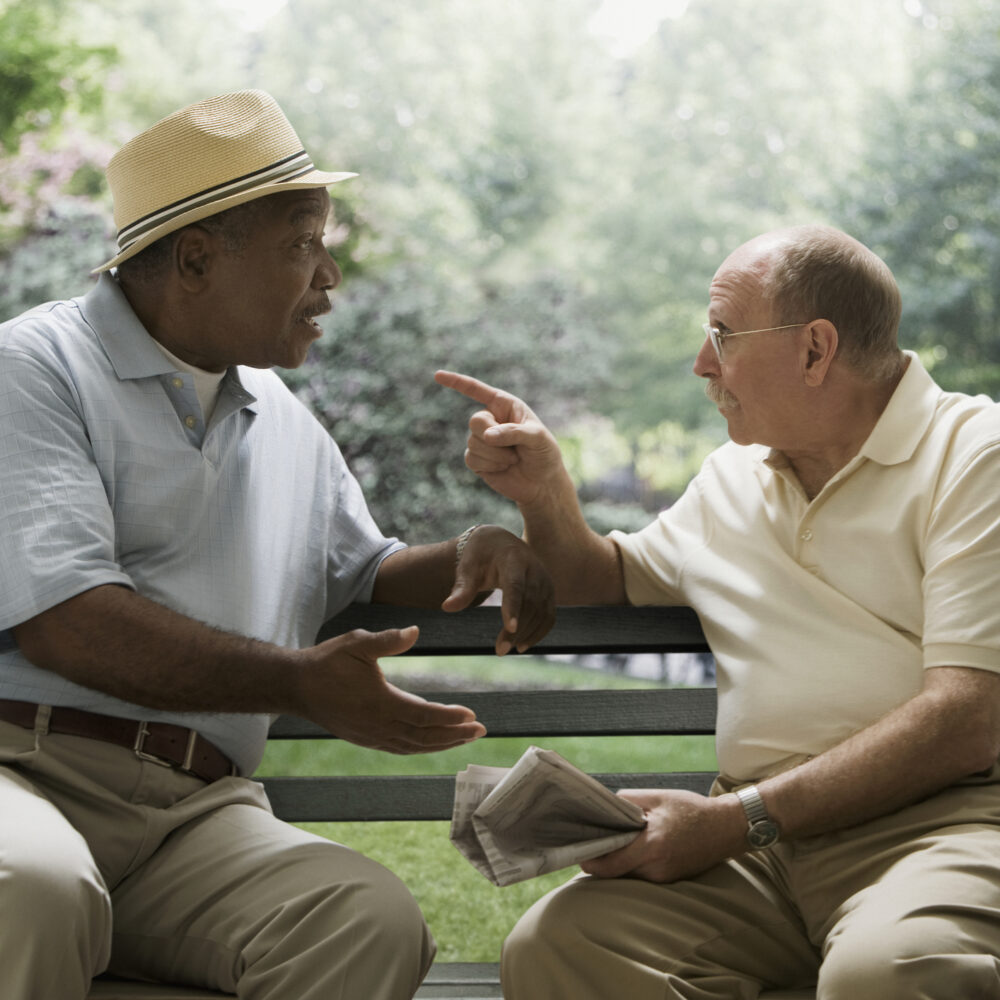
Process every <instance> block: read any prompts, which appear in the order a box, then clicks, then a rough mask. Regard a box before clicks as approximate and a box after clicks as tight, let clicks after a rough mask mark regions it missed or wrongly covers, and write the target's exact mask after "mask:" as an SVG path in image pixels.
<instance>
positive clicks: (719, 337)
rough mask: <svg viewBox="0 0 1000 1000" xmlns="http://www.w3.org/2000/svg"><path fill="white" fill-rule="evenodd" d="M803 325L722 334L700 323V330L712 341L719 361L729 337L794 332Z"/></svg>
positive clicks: (767, 327)
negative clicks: (776, 331) (783, 331)
mask: <svg viewBox="0 0 1000 1000" xmlns="http://www.w3.org/2000/svg"><path fill="white" fill-rule="evenodd" d="M805 325H806V324H805V323H788V324H786V325H785V326H765V327H762V328H761V329H760V330H740V331H739V332H737V333H733V332H729V333H723V332H722V331H721V330H720V329H719V328H718V327H715V326H709V325H708V323H702V325H701V328H702V329H703V330H704V331H705V333H706V334H708V339H709V340H710V341H712V346H713V347H714V348H715V354H716V357H717V358H718V359H719V360H720V361H721V360H722V345H723V344H724V343H725V341H726V339H727V338H729V337H745V336H747V334H750V333H773V332H774V331H775V330H795V329H797V328H798V327H800V326H805Z"/></svg>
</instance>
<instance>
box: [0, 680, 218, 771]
mask: <svg viewBox="0 0 1000 1000" xmlns="http://www.w3.org/2000/svg"><path fill="white" fill-rule="evenodd" d="M37 712H38V705H34V704H32V703H31V702H27V701H8V700H7V699H5V698H0V719H2V720H3V721H4V722H12V723H13V724H14V725H15V726H21V727H22V728H23V729H34V728H35V715H36V713H37ZM48 730H49V732H50V733H60V734H62V735H63V736H85V737H87V738H88V739H92V740H102V741H103V742H105V743H114V744H116V745H117V746H122V747H128V749H129V750H131V751H132V752H133V753H134V754H135V755H136V757H138V758H140V759H141V760H148V761H152V762H153V763H154V764H162V765H163V766H164V767H176V768H177V769H178V770H180V771H187V772H188V773H189V774H193V775H195V776H197V777H199V778H201V779H203V780H204V781H217V780H218V779H219V778H224V777H226V776H227V775H232V774H236V768H235V766H234V765H233V763H232V761H231V760H230V759H229V758H228V757H227V756H226V755H225V754H224V753H223V752H222V751H221V750H219V749H217V748H216V747H215V746H214V745H213V744H211V743H209V741H208V740H206V739H205V738H204V737H202V736H200V735H199V734H198V733H196V732H195V731H194V730H193V729H185V728H184V727H183V726H174V725H171V724H170V723H169V722H136V720H135V719H118V718H115V717H114V716H112V715H98V714H97V713H96V712H81V711H80V710H79V709H77V708H63V707H61V706H59V705H55V706H53V708H52V714H51V716H50V717H49V727H48Z"/></svg>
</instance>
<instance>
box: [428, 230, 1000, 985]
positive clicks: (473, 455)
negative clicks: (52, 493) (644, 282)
mask: <svg viewBox="0 0 1000 1000" xmlns="http://www.w3.org/2000/svg"><path fill="white" fill-rule="evenodd" d="M899 319H900V299H899V292H898V288H897V286H896V282H895V280H894V278H893V276H892V274H891V272H890V271H889V269H888V268H887V267H886V265H885V264H884V263H883V262H882V261H881V260H880V259H879V258H878V257H877V256H876V255H875V254H873V253H872V252H871V251H870V250H869V249H868V248H866V247H865V246H863V245H862V244H860V243H859V242H857V241H856V240H854V239H852V238H851V237H849V236H847V235H846V234H844V233H842V232H839V231H838V230H835V229H830V228H827V227H818V226H806V227H796V228H791V229H783V230H778V231H776V232H772V233H767V234H764V235H763V236H760V237H758V238H756V239H754V240H752V241H750V242H749V243H747V244H745V245H744V246H742V247H740V248H738V249H737V250H736V251H734V252H733V253H732V254H731V255H730V256H729V257H728V258H727V259H726V261H725V262H724V263H723V264H722V266H721V267H720V268H719V270H718V272H717V273H716V275H715V277H714V279H713V281H712V284H711V289H710V299H709V312H708V323H707V324H706V327H705V329H706V335H707V336H706V339H705V342H704V343H703V345H702V347H701V349H700V351H699V352H698V355H697V358H696V360H695V364H694V371H695V373H696V374H697V375H698V376H700V377H702V378H704V379H705V380H706V393H707V395H708V396H709V398H710V399H711V400H712V401H713V402H714V403H716V405H717V406H718V408H719V411H720V413H721V415H722V416H723V417H724V418H725V420H726V422H727V425H728V430H729V436H730V438H731V441H730V442H729V443H727V444H726V445H724V446H723V447H721V448H719V449H718V450H717V451H715V452H714V453H713V454H711V455H710V456H709V457H708V458H707V459H706V461H705V463H704V465H703V467H702V469H701V471H700V472H699V474H698V475H697V476H696V477H695V479H694V480H693V481H692V483H691V484H690V485H689V487H688V489H687V490H686V492H685V493H684V495H683V496H682V497H681V498H680V499H679V500H678V501H677V502H676V503H675V504H674V505H673V506H672V507H671V508H669V509H668V510H666V511H664V512H663V513H662V514H661V515H660V516H659V517H658V518H657V519H656V520H655V521H654V522H653V523H652V524H650V525H649V526H648V527H646V528H645V529H643V530H642V531H639V532H636V533H634V534H624V533H622V532H612V533H611V534H610V535H609V536H607V537H602V536H599V535H597V534H596V533H594V532H593V531H592V530H591V529H590V528H589V527H588V525H587V524H586V521H585V520H584V517H583V515H582V512H581V510H580V506H579V504H578V502H577V498H576V493H575V488H574V486H573V483H572V482H571V480H570V477H569V475H568V474H567V472H566V469H565V466H564V465H563V462H562V459H561V456H560V453H559V448H558V445H557V444H556V442H555V439H554V437H553V436H552V435H551V433H550V432H549V431H548V430H547V429H546V428H545V426H544V425H543V424H542V422H541V421H540V420H539V419H538V417H537V416H536V415H535V414H534V412H533V411H532V410H531V409H530V408H529V407H528V406H527V405H526V404H525V403H524V402H523V401H521V400H519V399H517V398H516V397H514V396H511V395H509V394H507V393H505V392H503V391H501V390H498V389H494V388H493V387H491V386H487V385H485V384H484V383H482V382H478V381H477V380H475V379H472V378H470V377H468V376H464V375H458V374H455V373H450V372H442V373H439V375H438V381H439V382H440V383H441V384H442V385H445V386H447V387H449V388H453V389H455V390H457V391H459V392H462V393H464V394H465V395H466V396H469V397H470V398H472V399H473V400H475V401H476V402H478V403H479V404H481V405H482V406H483V407H484V409H482V410H481V411H479V412H477V413H476V414H475V415H474V416H473V417H472V419H471V421H470V428H471V433H470V437H469V444H468V450H467V452H466V462H467V464H468V465H469V467H470V468H471V469H472V470H473V471H474V472H476V473H478V474H479V475H480V476H481V477H482V478H483V479H484V480H485V481H486V482H487V483H488V484H489V485H490V486H492V487H493V488H494V489H495V490H497V491H498V492H500V493H502V494H503V495H504V496H506V497H508V498H509V499H511V500H513V501H515V502H516V503H517V504H518V506H519V509H520V511H521V514H522V517H523V520H524V537H525V539H526V540H527V541H528V543H529V545H530V546H531V547H532V548H533V549H534V551H535V552H536V553H537V554H538V555H539V556H540V557H541V559H542V561H543V562H544V563H545V564H546V566H547V567H548V569H549V571H550V572H551V573H552V575H553V577H554V578H555V582H556V591H557V599H558V601H559V603H561V604H588V603H605V604H623V603H632V604H640V605H657V604H659V605H677V604H690V605H692V606H693V607H694V608H695V609H696V610H697V611H698V614H699V616H700V618H701V621H702V624H703V626H704V629H705V633H706V635H707V637H708V640H709V642H710V644H711V646H712V649H713V652H714V653H715V656H716V661H717V669H718V678H719V681H718V684H719V715H718V736H717V748H718V757H719V765H720V776H719V779H718V780H717V782H716V784H715V787H714V788H713V792H712V794H711V795H710V796H707V797H705V796H700V795H696V794H693V793H690V792H684V791H676V790H669V791H664V790H649V791H623V792H622V793H621V794H622V795H623V796H626V797H628V798H630V799H632V800H633V801H635V802H638V803H639V804H640V805H641V806H642V807H643V808H644V809H645V811H646V816H647V826H646V829H645V831H644V832H643V833H642V834H641V835H640V836H639V837H638V838H637V839H636V840H635V841H634V842H633V843H632V844H631V845H629V846H628V847H626V848H623V849H622V850H620V851H616V852H614V853H612V854H608V855H605V856H603V857H600V858H595V859H593V860H592V861H590V862H587V863H586V864H584V865H583V866H582V867H583V872H584V873H583V874H582V875H581V876H580V877H579V878H576V879H574V880H572V881H570V882H569V883H568V884H567V885H565V886H563V887H561V888H560V889H557V890H555V891H554V892H553V893H551V894H549V895H548V896H546V897H545V898H544V899H542V900H541V901H539V902H538V903H537V904H536V905H535V906H534V907H533V908H532V909H531V910H529V912H528V913H527V914H526V915H525V916H524V917H523V918H522V919H521V921H520V922H519V924H518V925H517V927H516V928H515V929H514V931H513V933H512V934H511V936H510V938H509V939H508V941H507V943H506V945H505V948H504V961H503V979H504V990H505V993H504V995H505V997H507V998H508V1000H528V998H534V997H540V996H544V997H545V998H546V1000H571V998H572V1000H599V998H610V997H619V996H627V997H629V998H630V1000H647V998H648V1000H654V998H655V1000H663V998H666V997H670V998H674V997H676V998H689V1000H694V998H698V1000H724V998H725V1000H730V998H733V997H739V998H753V997H756V996H757V995H758V993H759V992H760V990H761V989H762V988H763V989H774V988H781V987H799V986H806V985H810V984H813V983H816V984H818V985H817V996H818V997H819V998H820V1000H885V998H896V997H898V998H903V997H906V998H911V997H921V998H925V1000H929V998H940V1000H954V998H956V997H969V998H971V997H994V996H1000V865H998V860H1000V769H998V767H997V757H998V753H1000V601H998V600H997V599H996V593H995V592H996V589H997V583H998V577H1000V505H998V504H997V493H998V486H1000V409H998V407H997V405H996V404H994V403H993V402H992V401H991V400H990V399H988V398H986V397H982V396H980V397H970V396H966V395H962V394H960V393H951V392H945V391H943V390H942V389H941V388H939V387H938V386H937V385H936V384H935V383H934V381H933V380H932V378H931V376H930V375H929V374H928V372H927V371H926V370H925V369H924V367H923V366H922V365H921V363H920V360H919V359H918V357H917V356H916V355H915V354H913V353H910V352H903V351H901V350H900V349H899V347H898V344H897V328H898V326H899ZM751 334H752V336H751Z"/></svg>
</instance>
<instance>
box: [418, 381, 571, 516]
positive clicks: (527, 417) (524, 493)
mask: <svg viewBox="0 0 1000 1000" xmlns="http://www.w3.org/2000/svg"><path fill="white" fill-rule="evenodd" d="M434 380H435V381H436V382H437V383H438V385H442V386H444V387H445V388H447V389H454V390H455V391H456V392H460V393H461V394H462V395H463V396H468V398H469V399H471V400H473V401H475V402H477V403H481V404H482V405H483V406H485V407H486V409H485V410H479V411H477V412H476V413H474V414H473V415H472V417H471V419H470V420H469V440H468V444H467V447H466V452H465V464H466V465H467V466H468V467H469V468H470V469H471V470H472V471H473V472H475V473H476V475H478V476H479V477H480V478H481V479H483V481H484V482H486V483H487V484H488V485H489V486H490V487H492V488H493V489H494V490H496V492H497V493H499V494H500V495H501V496H505V497H507V499H508V500H513V501H514V502H515V503H517V504H518V505H522V506H523V505H529V506H530V505H531V504H532V503H534V502H535V501H537V500H539V499H541V497H542V494H543V493H544V492H545V491H546V486H548V485H549V484H552V483H554V482H555V481H556V480H557V479H559V478H560V477H562V476H565V471H564V468H563V462H562V454H561V453H560V451H559V445H558V443H557V442H556V439H555V438H554V437H553V436H552V434H551V432H550V431H549V429H548V428H547V427H546V426H545V425H544V424H543V423H542V422H541V420H539V419H538V417H537V416H536V415H535V413H534V411H533V410H532V409H531V408H530V407H529V406H528V404H527V403H525V402H524V401H523V400H521V399H518V397H517V396H513V395H511V394H510V393H509V392H504V391H503V390H502V389H497V388H495V387H494V386H491V385H488V384H487V383H485V382H480V381H479V379H477V378H473V377H472V376H471V375H460V374H458V373H457V372H449V371H439V372H437V373H435V375H434Z"/></svg>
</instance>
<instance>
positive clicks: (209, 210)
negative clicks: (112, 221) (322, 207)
mask: <svg viewBox="0 0 1000 1000" xmlns="http://www.w3.org/2000/svg"><path fill="white" fill-rule="evenodd" d="M357 176H358V175H357V174H355V173H344V172H342V173H327V172H326V171H323V170H311V171H310V172H309V173H307V174H303V175H302V176H301V177H296V178H295V180H291V181H272V182H269V183H266V184H261V185H260V186H259V187H254V188H249V189H247V190H245V191H240V192H239V193H238V194H232V195H229V196H228V197H225V198H220V199H218V200H216V201H212V202H209V203H208V204H206V205H200V206H199V207H198V208H193V209H191V210H190V211H189V212H184V213H183V214H181V215H178V216H175V217H174V218H172V219H170V221H169V222H164V223H163V224H162V225H160V226H157V227H156V228H155V229H152V230H150V231H149V232H148V233H146V234H144V235H143V236H142V237H141V238H140V239H137V240H136V241H135V242H134V243H130V244H129V245H128V246H127V247H126V248H125V249H124V250H121V251H120V252H119V253H118V254H116V255H115V256H114V257H112V258H111V260H109V261H107V262H106V263H104V264H102V265H101V266H100V267H95V268H94V270H93V271H91V272H90V273H91V274H100V273H101V272H103V271H109V270H110V269H111V268H113V267H117V266H118V265H119V264H121V263H122V262H123V261H126V260H128V259H129V257H134V256H135V255H136V254H137V253H139V252H140V251H141V250H145V249H146V247H148V246H149V245H150V244H152V243H155V242H156V241H157V240H158V239H161V238H162V237H164V236H168V235H169V234H170V233H173V232H176V231H177V230H178V229H183V228H184V227H185V226H189V225H191V223H193V222H198V221H199V220H200V219H207V218H208V217H209V216H210V215H218V213H219V212H223V211H225V210H226V209H227V208H234V207H235V206H236V205H244V204H246V203H247V202H248V201H254V200H256V199H257V198H264V197H266V196H267V195H269V194H279V193H280V192H282V191H301V190H306V189H309V188H318V187H328V186H329V185H331V184H337V183H338V182H339V181H346V180H349V179H350V178H352V177H357Z"/></svg>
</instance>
